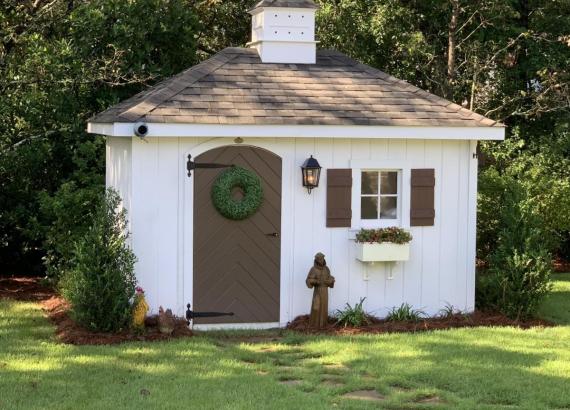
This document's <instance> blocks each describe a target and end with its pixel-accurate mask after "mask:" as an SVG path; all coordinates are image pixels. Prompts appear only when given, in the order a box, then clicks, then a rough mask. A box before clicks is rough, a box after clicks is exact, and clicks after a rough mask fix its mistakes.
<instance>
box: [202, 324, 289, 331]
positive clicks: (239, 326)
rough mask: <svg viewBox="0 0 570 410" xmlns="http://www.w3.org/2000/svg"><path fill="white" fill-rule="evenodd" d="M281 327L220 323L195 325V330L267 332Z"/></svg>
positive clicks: (276, 325) (277, 325) (274, 325)
mask: <svg viewBox="0 0 570 410" xmlns="http://www.w3.org/2000/svg"><path fill="white" fill-rule="evenodd" d="M279 327H282V326H280V324H279V322H274V323H219V324H210V325H208V324H202V325H193V326H192V329H193V330H204V331H208V330H240V329H245V330H267V329H277V328H279Z"/></svg>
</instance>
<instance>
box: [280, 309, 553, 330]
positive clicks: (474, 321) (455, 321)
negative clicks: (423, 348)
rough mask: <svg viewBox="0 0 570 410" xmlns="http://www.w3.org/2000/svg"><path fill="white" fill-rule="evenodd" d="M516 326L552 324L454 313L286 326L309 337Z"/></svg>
mask: <svg viewBox="0 0 570 410" xmlns="http://www.w3.org/2000/svg"><path fill="white" fill-rule="evenodd" d="M506 326H515V327H519V328H521V329H530V328H533V327H552V326H555V325H554V324H553V323H551V322H548V321H546V320H542V319H534V320H529V321H525V322H521V321H516V320H511V319H509V318H508V317H506V316H504V315H502V314H500V313H489V312H475V313H472V314H469V315H463V314H457V315H453V316H449V317H445V318H427V319H422V320H420V321H419V322H388V321H386V320H380V319H374V318H373V319H372V320H371V323H370V324H368V325H365V326H361V327H342V326H339V325H337V323H336V321H335V319H334V318H329V323H328V325H327V326H326V327H325V328H323V329H315V328H313V327H311V325H310V323H309V316H308V315H304V316H299V317H297V318H296V319H295V320H293V321H292V322H291V323H289V324H288V325H287V329H289V330H294V331H297V332H301V333H309V334H341V335H342V334H348V335H353V334H359V333H407V332H408V333H410V332H411V333H413V332H425V331H429V330H445V329H456V328H464V327H506Z"/></svg>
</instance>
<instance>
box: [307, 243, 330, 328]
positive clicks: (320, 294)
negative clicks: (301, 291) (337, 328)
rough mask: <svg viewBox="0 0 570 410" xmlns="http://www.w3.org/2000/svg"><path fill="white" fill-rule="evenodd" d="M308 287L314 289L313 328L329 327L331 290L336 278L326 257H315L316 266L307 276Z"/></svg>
mask: <svg viewBox="0 0 570 410" xmlns="http://www.w3.org/2000/svg"><path fill="white" fill-rule="evenodd" d="M307 287H308V288H309V289H310V288H314V289H315V290H314V292H313V304H312V306H311V318H310V321H309V323H310V325H311V327H316V328H322V327H324V326H326V325H327V323H328V318H329V288H333V287H334V277H333V276H331V271H330V269H329V268H328V266H327V262H326V261H325V255H323V254H322V253H320V252H319V253H317V254H316V255H315V265H314V266H313V267H312V268H311V270H310V271H309V275H308V276H307Z"/></svg>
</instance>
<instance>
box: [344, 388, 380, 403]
mask: <svg viewBox="0 0 570 410" xmlns="http://www.w3.org/2000/svg"><path fill="white" fill-rule="evenodd" d="M342 397H344V398H346V399H353V400H365V401H383V400H386V398H385V397H384V396H382V395H381V394H380V393H378V392H377V391H376V390H357V391H352V392H350V393H346V394H343V395H342Z"/></svg>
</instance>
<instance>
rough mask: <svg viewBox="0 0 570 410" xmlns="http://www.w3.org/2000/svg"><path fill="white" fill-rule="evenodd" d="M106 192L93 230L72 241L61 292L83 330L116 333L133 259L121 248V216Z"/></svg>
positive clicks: (129, 290)
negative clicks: (71, 249)
mask: <svg viewBox="0 0 570 410" xmlns="http://www.w3.org/2000/svg"><path fill="white" fill-rule="evenodd" d="M119 205H120V198H119V195H118V194H117V193H115V192H114V191H111V190H109V191H108V192H107V194H106V196H105V200H104V201H102V205H101V206H100V207H99V208H98V209H97V210H96V212H95V215H94V219H93V226H92V227H91V228H90V229H89V230H88V231H87V232H86V234H85V236H84V237H83V238H81V239H79V240H78V241H77V242H76V243H75V247H74V252H73V258H72V260H71V262H70V268H69V270H68V271H67V272H66V273H65V275H64V277H63V280H62V284H61V290H62V293H63V295H64V297H65V298H66V299H67V300H68V301H69V302H70V303H71V314H72V317H73V318H74V320H76V321H77V322H78V323H79V324H81V325H83V326H85V327H86V328H88V329H91V330H95V331H101V332H116V331H120V330H122V329H125V328H127V327H128V326H129V324H130V322H131V318H132V306H131V304H132V298H133V296H134V294H135V285H136V280H135V275H134V263H135V260H136V258H135V256H134V254H133V252H132V251H131V250H130V248H129V247H128V246H127V237H128V234H127V233H126V230H125V229H126V212H125V211H124V210H122V211H118V209H119Z"/></svg>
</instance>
